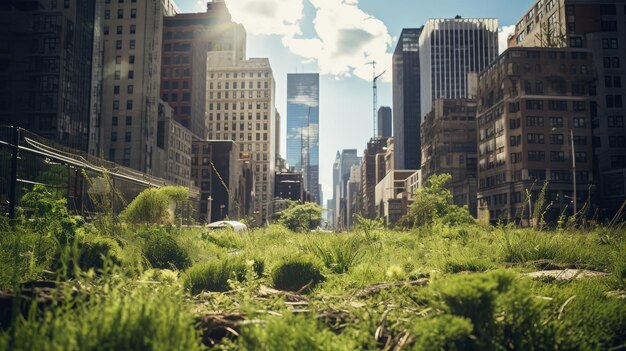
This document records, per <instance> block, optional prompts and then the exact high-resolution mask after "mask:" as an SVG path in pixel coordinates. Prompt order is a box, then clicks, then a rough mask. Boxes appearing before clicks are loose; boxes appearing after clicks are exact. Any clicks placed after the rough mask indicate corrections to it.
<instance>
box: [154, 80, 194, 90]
mask: <svg viewBox="0 0 626 351" xmlns="http://www.w3.org/2000/svg"><path fill="white" fill-rule="evenodd" d="M178 82H179V81H178V80H172V81H169V80H164V81H163V84H162V85H161V87H162V89H164V90H166V89H178ZM181 82H182V84H181V86H182V88H183V89H189V80H182V81H181Z"/></svg>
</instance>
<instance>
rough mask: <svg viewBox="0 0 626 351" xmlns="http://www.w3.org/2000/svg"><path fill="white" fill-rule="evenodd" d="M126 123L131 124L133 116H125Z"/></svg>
mask: <svg viewBox="0 0 626 351" xmlns="http://www.w3.org/2000/svg"><path fill="white" fill-rule="evenodd" d="M126 125H127V126H132V125H133V116H126Z"/></svg>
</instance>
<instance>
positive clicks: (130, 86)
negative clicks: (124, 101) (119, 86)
mask: <svg viewBox="0 0 626 351" xmlns="http://www.w3.org/2000/svg"><path fill="white" fill-rule="evenodd" d="M133 90H134V89H133V86H132V85H129V86H127V87H126V93H128V94H132V93H133Z"/></svg>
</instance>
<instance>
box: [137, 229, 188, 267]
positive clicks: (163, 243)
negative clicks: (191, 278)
mask: <svg viewBox="0 0 626 351" xmlns="http://www.w3.org/2000/svg"><path fill="white" fill-rule="evenodd" d="M144 237H145V243H144V248H143V254H144V256H145V257H146V259H147V260H148V262H150V265H151V266H152V268H160V269H169V268H172V267H175V268H177V269H185V268H187V267H189V266H190V265H191V259H190V258H189V254H188V253H187V251H186V250H185V248H184V247H182V246H181V245H179V244H178V243H177V242H176V240H174V238H172V237H171V236H170V235H169V234H168V233H167V232H166V231H165V230H156V231H153V232H147V233H144Z"/></svg>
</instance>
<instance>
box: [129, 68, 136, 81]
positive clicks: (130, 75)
mask: <svg viewBox="0 0 626 351" xmlns="http://www.w3.org/2000/svg"><path fill="white" fill-rule="evenodd" d="M134 78H135V71H133V70H129V71H128V79H134Z"/></svg>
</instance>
